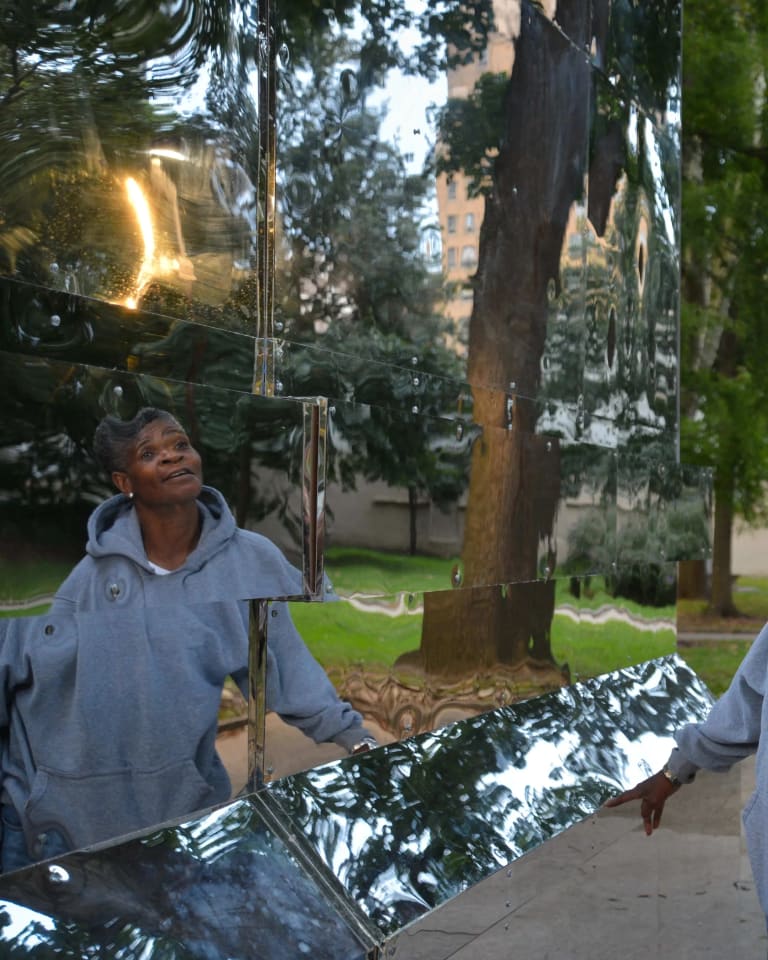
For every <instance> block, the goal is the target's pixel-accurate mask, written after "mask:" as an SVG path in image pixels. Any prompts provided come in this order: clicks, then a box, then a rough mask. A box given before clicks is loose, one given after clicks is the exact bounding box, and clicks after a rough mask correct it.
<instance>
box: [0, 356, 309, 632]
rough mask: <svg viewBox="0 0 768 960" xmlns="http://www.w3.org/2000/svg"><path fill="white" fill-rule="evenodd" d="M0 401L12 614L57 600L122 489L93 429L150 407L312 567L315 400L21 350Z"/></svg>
mask: <svg viewBox="0 0 768 960" xmlns="http://www.w3.org/2000/svg"><path fill="white" fill-rule="evenodd" d="M0 399H2V402H3V409H4V410H5V416H4V419H3V426H2V440H1V441H0V446H1V447H2V451H3V454H2V458H0V491H2V503H0V558H2V560H3V562H4V569H7V571H8V573H7V575H6V576H4V577H3V587H2V589H3V595H2V603H3V604H4V605H5V609H6V610H7V611H9V612H15V613H19V612H22V611H23V610H25V609H26V610H31V611H34V610H35V609H36V606H35V602H33V601H36V603H37V604H38V606H39V605H40V604H43V605H44V604H45V603H46V598H47V601H50V597H51V596H52V594H53V593H54V592H55V589H56V587H57V586H58V585H59V583H60V582H61V581H62V580H63V579H64V577H65V576H66V574H67V573H68V572H69V568H71V566H72V565H73V564H74V563H75V562H76V561H77V560H78V559H79V558H80V557H81V556H82V553H83V547H84V544H85V539H86V536H85V535H86V521H87V517H88V514H89V513H90V511H91V510H92V509H93V507H94V506H95V505H96V504H97V503H98V502H100V501H101V500H103V499H105V498H106V497H107V496H109V495H111V494H112V493H113V492H114V490H113V489H112V486H111V483H110V481H109V478H108V477H106V476H105V475H102V471H101V468H100V467H99V466H98V465H97V464H96V462H95V461H94V459H93V457H92V454H91V443H92V438H93V430H94V428H95V426H96V424H97V422H98V420H99V419H100V418H101V417H102V416H103V415H104V414H106V413H112V414H116V415H118V416H122V417H130V416H132V415H133V414H134V413H135V412H136V410H137V409H138V408H139V407H141V406H144V405H150V406H159V407H161V408H163V409H167V410H170V411H171V412H172V413H173V414H174V415H175V416H176V417H177V418H178V419H179V421H180V422H181V423H182V424H183V425H184V426H185V427H186V429H187V430H188V432H189V434H190V437H191V439H192V442H193V444H194V445H195V446H196V447H197V449H198V450H199V452H200V454H201V456H202V458H203V472H204V477H205V480H206V482H207V483H210V484H211V485H213V486H215V487H217V488H219V489H220V490H221V491H222V493H223V494H224V495H225V497H226V498H227V499H228V500H229V502H230V503H231V505H232V508H233V512H234V513H235V515H236V518H237V520H238V522H239V523H240V525H241V526H244V527H247V528H251V529H257V530H259V531H260V532H263V533H265V534H266V535H268V536H269V537H270V538H271V539H273V540H274V541H275V542H277V543H278V545H279V546H280V547H281V548H282V549H283V551H284V552H286V553H287V555H288V556H289V559H290V560H292V562H293V563H294V564H295V565H296V566H298V567H299V568H300V569H301V568H302V566H303V565H304V562H303V552H304V542H303V541H304V533H303V526H304V523H305V521H306V520H307V519H308V517H309V510H308V509H307V510H306V511H305V509H304V507H303V505H302V477H301V471H302V463H303V462H304V459H305V456H304V419H305V415H307V416H310V415H311V414H305V411H306V410H307V408H308V407H309V408H313V407H316V403H312V402H307V403H304V402H301V401H297V400H289V399H282V398H281V399H277V398H264V397H258V396H253V395H251V394H249V393H240V392H237V391H233V390H224V389H214V388H208V387H202V386H198V385H194V384H190V383H188V382H184V381H176V380H166V379H158V378H155V377H150V376H146V375H142V374H132V373H126V372H121V371H114V370H110V369H104V368H100V367H94V366H85V365H82V364H73V363H67V362H63V361H54V360H48V359H44V358H42V357H34V356H30V355H19V354H14V353H0ZM319 482H320V481H318V483H319ZM312 509H313V510H314V511H315V517H316V520H315V529H316V530H317V528H318V527H319V524H318V521H317V517H318V516H319V515H318V514H317V507H316V506H315V507H313V508H312ZM305 514H306V516H305ZM315 565H316V566H317V558H316V559H315ZM22 567H24V568H25V569H26V570H27V575H23V573H22V569H21V568H22ZM298 592H299V593H301V589H300V590H299V591H298ZM257 595H258V591H256V592H252V591H251V592H249V593H248V594H247V595H246V594H244V595H243V598H248V597H254V596H257ZM216 599H221V598H216Z"/></svg>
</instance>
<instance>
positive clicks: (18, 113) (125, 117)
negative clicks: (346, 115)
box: [0, 0, 259, 326]
mask: <svg viewBox="0 0 768 960" xmlns="http://www.w3.org/2000/svg"><path fill="white" fill-rule="evenodd" d="M86 8H87V9H86ZM19 22H20V21H19V20H18V18H15V17H14V16H13V15H12V14H11V13H10V10H9V12H8V13H7V14H6V16H5V17H4V19H3V22H2V23H1V24H0V44H2V47H3V49H4V51H5V57H4V58H3V63H4V69H3V73H4V74H5V78H6V81H7V82H6V83H5V88H6V89H7V90H8V91H9V92H8V95H7V96H6V97H4V99H3V103H2V110H0V142H2V144H3V150H4V156H5V157H6V161H7V162H6V163H5V164H4V165H3V170H2V194H3V196H4V197H6V198H7V201H8V202H7V203H5V204H4V211H3V212H4V221H3V232H2V236H1V237H0V269H2V271H3V272H5V273H7V274H10V275H13V276H14V277H15V278H16V279H17V280H26V281H29V282H31V283H33V284H35V285H36V286H38V287H43V288H45V287H48V288H52V289H54V290H61V291H65V292H66V293H69V294H80V295H84V296H87V297H96V298H98V299H101V300H104V301H108V302H110V303H114V304H120V305H123V306H125V307H127V308H128V309H129V310H138V309H139V308H141V309H142V310H153V311H155V312H158V313H159V312H162V313H165V314H166V315H169V316H183V315H187V314H188V312H189V311H190V309H192V310H193V311H194V313H195V317H196V319H198V320H201V321H203V322H209V323H213V324H218V325H225V326H233V325H238V324H242V322H243V320H244V319H246V322H251V323H252V319H251V318H250V317H248V318H245V317H243V316H242V312H243V310H244V309H247V306H248V301H249V300H250V299H251V295H250V294H249V293H248V292H247V290H248V284H249V283H250V277H251V271H252V263H253V259H254V256H255V244H256V235H257V222H256V219H257V213H256V211H257V199H256V180H257V170H258V167H257V162H256V155H257V151H256V150H254V146H255V145H256V143H257V140H258V135H259V121H258V103H257V102H256V94H255V89H256V84H255V83H254V78H255V76H256V73H257V59H256V58H257V55H258V45H257V44H256V43H255V42H254V41H253V39H252V38H253V37H254V36H255V35H256V34H257V33H258V25H257V22H256V21H255V20H254V18H253V11H252V9H251V6H250V5H248V4H241V3H238V2H234V3H226V4H224V3H222V4H219V3H202V2H196V0H185V2H183V3H179V4H176V5H175V6H174V7H173V9H172V10H168V11H165V10H163V11H161V10H157V11H154V13H153V14H151V15H148V14H147V12H146V11H139V10H138V9H135V8H133V7H132V6H131V5H130V4H125V3H119V2H113V0H101V2H98V3H96V4H95V5H94V4H84V3H80V2H78V3H74V4H71V5H69V6H68V7H67V9H66V10H63V9H60V8H58V7H51V8H45V9H39V10H37V11H36V13H35V16H34V17H31V18H29V17H27V18H24V20H23V27H20V26H19ZM235 116H236V117H237V118H238V122H237V123H233V122H231V120H232V118H233V117H235Z"/></svg>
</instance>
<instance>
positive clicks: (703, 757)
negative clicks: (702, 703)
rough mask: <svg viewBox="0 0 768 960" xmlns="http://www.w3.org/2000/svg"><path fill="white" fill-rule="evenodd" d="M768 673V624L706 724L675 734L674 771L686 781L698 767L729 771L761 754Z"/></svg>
mask: <svg viewBox="0 0 768 960" xmlns="http://www.w3.org/2000/svg"><path fill="white" fill-rule="evenodd" d="M767 670H768V624H766V626H764V627H763V629H762V630H761V631H760V633H759V634H758V636H757V638H756V639H755V641H754V643H753V644H752V646H751V647H750V649H749V651H748V652H747V655H746V656H745V657H744V659H743V661H742V662H741V665H740V666H739V669H738V670H737V671H736V673H735V675H734V677H733V680H732V681H731V685H730V686H729V687H728V689H727V690H726V691H725V693H724V694H723V695H722V697H721V698H720V699H719V700H718V701H717V703H715V705H714V706H713V707H712V710H711V711H710V713H709V715H708V716H707V718H706V720H704V721H703V722H702V723H693V724H688V725H687V726H685V727H681V728H680V730H678V731H677V733H676V734H675V742H676V743H677V749H676V750H675V751H673V753H672V756H671V757H670V759H669V769H670V771H671V772H672V773H673V774H675V775H676V776H678V778H679V779H680V780H682V781H683V782H685V781H687V780H691V779H693V774H694V773H695V771H696V769H697V768H703V769H705V770H715V771H725V770H728V769H729V768H730V767H732V766H733V764H734V763H736V762H738V761H739V760H743V759H745V758H746V757H748V756H750V755H751V754H753V753H755V752H756V751H757V747H758V743H759V740H760V733H761V730H762V725H763V710H764V708H765V688H766V671H767Z"/></svg>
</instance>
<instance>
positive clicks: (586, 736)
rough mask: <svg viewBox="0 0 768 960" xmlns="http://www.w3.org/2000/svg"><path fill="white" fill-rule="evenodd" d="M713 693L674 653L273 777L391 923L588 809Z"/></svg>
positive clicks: (640, 767)
mask: <svg viewBox="0 0 768 960" xmlns="http://www.w3.org/2000/svg"><path fill="white" fill-rule="evenodd" d="M710 706H711V697H710V695H709V693H708V691H707V690H706V688H705V687H704V686H703V685H702V684H701V682H700V681H699V680H698V678H697V677H696V676H695V674H693V673H692V672H691V671H690V669H689V668H688V667H687V666H686V665H685V664H684V663H683V661H681V660H680V659H679V658H677V657H676V656H671V657H666V658H663V659H659V660H653V661H650V662H647V663H644V664H640V665H637V666H634V667H628V668H626V669H624V670H621V671H618V672H614V673H611V674H608V675H606V676H603V677H601V678H596V679H594V680H591V681H586V682H584V683H580V684H576V685H574V686H572V687H569V688H567V689H563V690H560V691H557V692H555V693H550V694H546V695H544V696H543V697H540V698H536V699H533V700H529V701H526V702H524V703H518V704H513V705H511V706H507V707H503V708H500V709H498V710H496V711H493V712H492V713H488V714H484V715H483V716H481V717H476V718H471V719H468V720H464V721H460V722H458V723H456V724H451V725H449V726H447V727H445V728H443V729H442V730H439V731H437V732H435V733H431V734H425V735H423V736H419V737H414V738H411V739H409V740H406V741H403V742H401V743H399V744H395V745H392V746H389V747H387V748H386V749H383V750H379V751H374V752H373V753H370V754H367V755H365V756H363V757H360V758H349V759H347V760H342V761H340V762H338V763H335V764H329V765H327V766H325V767H320V768H317V769H316V770H312V771H308V772H306V773H303V774H298V775H296V776H293V777H287V778H285V779H284V780H281V781H278V782H276V783H273V784H270V785H269V787H268V790H269V792H270V794H271V796H272V797H273V798H274V799H275V800H277V801H278V802H279V804H280V806H281V807H282V808H283V811H284V815H285V817H286V818H287V819H288V821H289V822H290V824H291V825H292V827H293V829H294V830H295V831H296V832H297V834H299V835H301V836H303V837H304V838H306V840H307V842H308V843H309V844H310V845H311V847H312V848H313V849H314V850H315V851H316V853H317V855H318V856H319V857H320V858H321V860H322V861H323V862H324V863H325V864H326V866H327V867H328V869H329V870H330V871H332V872H333V874H334V875H335V876H336V877H337V878H338V879H339V880H340V882H341V883H342V885H343V886H344V888H345V889H346V891H347V893H348V895H349V897H350V898H351V899H352V900H353V901H354V902H356V903H358V904H359V905H360V906H361V907H362V908H363V910H364V911H365V913H366V914H367V915H368V916H369V917H370V918H371V919H372V920H373V921H374V922H375V923H376V924H377V926H378V927H379V928H380V929H381V930H382V931H383V932H384V933H385V934H388V935H391V934H392V933H394V932H395V931H397V930H398V929H399V928H400V927H402V926H404V925H405V924H407V923H410V922H411V921H413V920H415V919H416V918H417V917H420V916H423V915H424V914H425V913H427V912H428V911H429V910H432V909H433V908H435V907H437V906H439V905H440V904H441V903H444V902H445V901H446V900H448V899H450V898H451V897H455V896H457V895H459V894H460V893H461V892H462V891H463V890H466V889H467V888H468V887H469V886H471V885H472V884H474V883H477V882H478V881H480V880H481V879H483V878H484V877H486V876H488V875H489V874H491V873H492V872H494V871H495V870H497V869H498V868H499V867H500V866H502V865H504V864H506V863H509V862H510V861H511V860H514V859H516V858H517V857H520V856H522V855H523V854H524V853H526V852H527V851H529V850H531V849H534V848H535V847H537V846H538V845H539V844H541V843H543V842H545V841H546V840H547V839H549V838H550V837H553V836H555V835H556V834H558V833H560V832H561V831H563V830H565V829H566V828H567V827H568V826H570V825H572V824H573V823H575V822H577V821H578V820H580V819H582V818H584V817H586V816H589V815H590V814H591V813H593V812H594V811H595V810H596V809H597V808H598V807H599V806H600V805H601V804H602V803H603V802H604V801H605V799H606V798H607V797H608V796H609V795H610V794H611V793H613V792H616V791H618V790H619V789H621V788H623V787H626V786H628V785H630V784H632V783H634V782H636V781H637V780H639V779H642V778H644V777H646V776H648V775H649V774H650V773H651V772H652V771H653V770H654V769H655V768H656V767H658V766H659V765H660V764H661V763H662V762H663V761H664V759H665V758H666V756H667V754H668V752H669V749H670V747H671V745H672V740H671V735H672V733H673V731H674V730H675V729H676V728H677V727H678V726H680V725H681V724H682V723H684V722H687V721H692V720H698V719H702V718H703V717H704V716H705V715H706V713H707V712H708V710H709V708H710Z"/></svg>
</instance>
